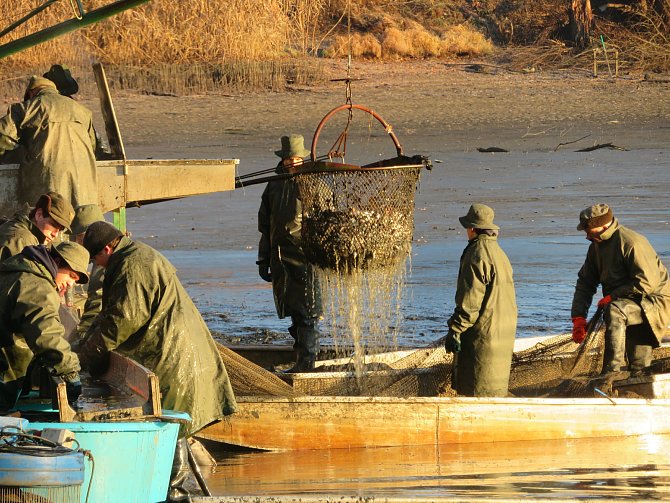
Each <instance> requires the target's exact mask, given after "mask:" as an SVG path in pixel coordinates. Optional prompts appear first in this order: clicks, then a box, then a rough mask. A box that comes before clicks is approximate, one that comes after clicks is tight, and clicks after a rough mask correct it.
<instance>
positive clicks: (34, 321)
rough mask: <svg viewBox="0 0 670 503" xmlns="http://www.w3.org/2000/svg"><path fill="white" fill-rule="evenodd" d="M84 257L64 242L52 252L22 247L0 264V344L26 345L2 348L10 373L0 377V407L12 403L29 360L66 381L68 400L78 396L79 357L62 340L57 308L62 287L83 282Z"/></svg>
mask: <svg viewBox="0 0 670 503" xmlns="http://www.w3.org/2000/svg"><path fill="white" fill-rule="evenodd" d="M88 261H89V255H88V252H87V251H86V249H85V248H83V247H82V246H80V245H78V244H76V243H72V242H69V241H64V242H62V243H59V244H58V245H56V246H54V247H53V248H52V249H51V250H48V249H47V248H46V247H44V246H42V245H39V246H27V247H25V248H24V249H23V250H22V251H21V253H19V254H18V255H14V256H13V257H11V258H9V259H7V260H5V261H4V262H2V264H0V345H1V346H2V347H3V348H4V349H11V348H12V347H13V346H15V345H16V344H17V343H18V342H19V341H22V342H24V343H25V344H26V345H27V348H28V349H27V350H25V351H20V352H13V351H8V352H7V355H8V357H7V362H6V363H7V364H8V365H9V367H10V368H11V370H12V374H11V375H7V372H5V375H4V378H3V386H2V391H3V393H2V397H0V400H1V401H2V405H3V406H5V407H10V408H11V407H13V406H14V404H15V403H16V400H17V399H18V397H19V393H20V391H21V388H22V385H23V380H24V378H25V376H26V372H27V370H28V366H29V365H30V363H31V362H32V361H33V360H35V361H36V363H37V364H38V365H40V366H43V367H47V368H50V369H53V372H54V373H55V374H56V375H58V376H60V377H61V378H62V379H63V380H64V381H65V382H66V389H67V392H68V399H69V400H70V401H74V400H76V399H77V397H78V396H79V393H80V392H81V384H80V381H79V370H80V367H79V359H78V358H77V355H76V354H74V352H72V349H71V347H70V344H69V343H68V342H67V341H66V340H65V337H64V335H65V328H64V327H63V325H62V324H61V321H60V317H59V308H60V305H61V299H60V295H61V294H62V293H63V292H64V290H65V289H66V288H68V287H70V286H72V285H73V284H74V283H81V284H83V283H86V282H87V281H88V274H87V272H86V269H87V267H88Z"/></svg>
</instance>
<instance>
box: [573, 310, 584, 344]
mask: <svg viewBox="0 0 670 503" xmlns="http://www.w3.org/2000/svg"><path fill="white" fill-rule="evenodd" d="M586 325H587V323H586V318H584V317H583V316H575V317H574V318H572V340H573V341H575V342H576V343H577V344H581V343H582V342H584V339H586Z"/></svg>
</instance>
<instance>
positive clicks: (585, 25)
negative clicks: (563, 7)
mask: <svg viewBox="0 0 670 503" xmlns="http://www.w3.org/2000/svg"><path fill="white" fill-rule="evenodd" d="M593 27H594V23H593V12H592V11H591V0H571V1H570V24H569V26H568V30H569V34H570V39H571V40H572V41H573V42H574V43H575V45H576V46H577V47H579V48H580V49H585V48H587V47H588V46H589V45H590V43H591V31H592V30H593Z"/></svg>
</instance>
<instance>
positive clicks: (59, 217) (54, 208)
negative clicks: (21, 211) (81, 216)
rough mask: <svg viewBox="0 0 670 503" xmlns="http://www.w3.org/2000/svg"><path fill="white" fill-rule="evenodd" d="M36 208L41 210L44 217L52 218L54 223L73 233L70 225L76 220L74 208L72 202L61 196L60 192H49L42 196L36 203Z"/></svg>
mask: <svg viewBox="0 0 670 503" xmlns="http://www.w3.org/2000/svg"><path fill="white" fill-rule="evenodd" d="M35 208H36V209H37V208H40V209H41V210H42V212H43V213H44V216H47V217H51V218H53V219H54V221H55V222H56V223H58V224H60V225H62V226H63V228H64V229H65V230H67V231H68V232H72V230H71V229H70V224H71V223H72V219H73V218H74V208H73V207H72V205H71V204H70V201H68V200H67V199H65V198H64V197H63V196H61V195H60V194H59V193H58V192H47V193H46V194H42V195H41V196H40V198H39V199H38V200H37V203H35Z"/></svg>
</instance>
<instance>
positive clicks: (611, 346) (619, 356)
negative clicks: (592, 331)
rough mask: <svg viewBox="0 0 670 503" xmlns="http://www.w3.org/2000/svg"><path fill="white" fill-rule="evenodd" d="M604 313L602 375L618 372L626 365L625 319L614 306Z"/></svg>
mask: <svg viewBox="0 0 670 503" xmlns="http://www.w3.org/2000/svg"><path fill="white" fill-rule="evenodd" d="M608 308H609V309H606V311H605V323H607V329H606V330H605V355H604V357H603V371H602V374H607V373H610V372H620V371H621V370H622V369H623V367H624V366H625V365H626V317H625V315H624V314H623V313H622V311H621V310H619V309H617V308H616V307H615V306H612V305H610V306H608Z"/></svg>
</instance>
